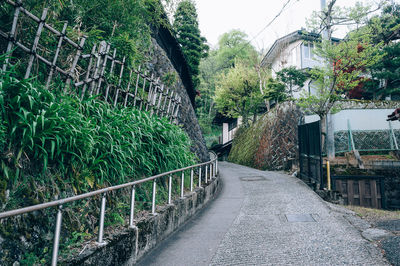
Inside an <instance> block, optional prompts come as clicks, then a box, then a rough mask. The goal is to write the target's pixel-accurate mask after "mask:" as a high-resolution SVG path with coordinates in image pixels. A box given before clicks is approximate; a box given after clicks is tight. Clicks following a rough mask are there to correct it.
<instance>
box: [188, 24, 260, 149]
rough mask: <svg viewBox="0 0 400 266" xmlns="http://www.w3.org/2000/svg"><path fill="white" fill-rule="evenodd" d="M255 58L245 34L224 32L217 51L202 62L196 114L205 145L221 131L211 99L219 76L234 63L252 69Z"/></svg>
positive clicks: (255, 52)
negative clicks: (215, 119) (239, 63)
mask: <svg viewBox="0 0 400 266" xmlns="http://www.w3.org/2000/svg"><path fill="white" fill-rule="evenodd" d="M257 59H258V53H257V51H256V50H255V48H254V47H253V46H252V45H251V44H250V43H249V42H248V40H247V35H246V34H245V33H244V32H241V31H239V30H232V31H229V32H227V33H224V34H223V35H222V36H221V37H220V40H219V45H218V48H217V49H214V50H212V51H210V53H209V55H208V57H207V58H203V59H202V60H201V62H200V75H199V77H200V85H199V87H198V91H199V94H198V97H196V106H197V109H196V113H197V116H198V118H199V123H200V126H201V128H202V130H203V134H204V135H205V139H206V141H207V145H212V144H213V143H215V142H216V141H217V136H216V132H217V131H218V130H219V131H220V129H219V127H218V126H216V125H214V124H213V120H214V118H215V116H216V114H217V110H216V108H215V102H214V96H215V91H216V87H217V83H218V82H219V81H218V80H219V77H220V75H222V74H226V73H227V72H228V71H229V69H230V68H232V67H234V65H235V64H234V62H235V61H240V62H241V63H243V64H245V65H246V66H247V67H249V68H252V67H254V65H255V64H256V61H257Z"/></svg>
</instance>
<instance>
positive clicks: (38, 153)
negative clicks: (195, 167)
mask: <svg viewBox="0 0 400 266" xmlns="http://www.w3.org/2000/svg"><path fill="white" fill-rule="evenodd" d="M0 101H1V107H2V108H1V116H0V118H1V120H0V121H1V122H2V127H1V128H0V129H1V131H0V133H1V134H0V136H1V139H0V143H1V145H2V147H1V148H2V149H1V153H0V161H1V169H0V171H1V175H2V179H1V183H0V197H1V206H0V208H1V209H0V211H4V210H9V209H13V208H18V207H23V206H28V205H32V204H37V203H41V202H46V201H50V200H53V199H55V198H65V197H67V196H71V195H74V194H80V193H84V192H87V191H92V190H95V189H98V188H102V187H105V186H109V185H116V184H121V183H124V182H128V181H132V180H137V179H141V178H143V177H145V176H150V175H154V174H158V173H161V172H165V171H168V170H172V169H177V168H180V167H184V166H188V165H190V164H194V162H195V157H194V155H193V154H192V153H191V152H190V141H189V138H188V137H187V135H186V134H185V133H184V132H183V131H182V130H181V129H180V128H179V127H178V126H175V125H172V124H170V123H169V121H168V120H167V119H166V118H163V119H160V118H157V117H155V116H150V114H149V113H147V112H142V111H138V110H136V109H135V108H132V107H126V108H124V107H116V108H113V107H112V106H111V105H109V104H107V103H105V102H102V101H99V100H97V99H96V98H91V99H87V100H84V101H80V100H79V99H78V98H77V97H75V96H70V95H61V94H56V93H54V92H51V91H48V90H46V89H45V88H44V87H42V86H41V85H40V84H37V83H34V82H32V81H31V80H18V79H16V78H14V77H13V71H12V70H11V71H8V72H1V73H0ZM150 185H151V184H150ZM165 185H166V184H165V182H161V183H160V190H159V194H160V195H159V197H160V200H161V199H162V197H165V192H163V191H165V190H164V188H165ZM146 186H148V185H143V186H141V187H139V188H138V192H137V201H138V202H139V206H138V209H140V206H142V207H146V205H143V203H144V202H149V200H150V196H151V195H150V194H151V193H150V192H149V191H151V189H147V188H146ZM128 198H129V191H120V192H116V193H113V195H112V197H110V198H109V199H108V203H107V205H108V208H109V210H112V211H111V213H110V215H109V216H108V222H107V223H108V224H113V223H121V221H124V219H125V217H126V216H125V215H126V214H127V211H128V210H129V206H128V204H127V203H128V202H129V200H128ZM95 200H96V199H90V200H86V201H85V200H83V201H80V202H76V203H73V204H70V205H68V206H66V209H65V210H64V212H65V213H66V215H64V218H63V220H64V223H63V226H64V228H65V230H64V232H66V233H67V232H71V231H75V232H77V233H80V234H83V235H84V234H89V236H90V234H91V233H93V232H95V231H96V227H97V216H98V210H97V207H98V206H97V205H98V204H96V201H95ZM90 202H92V203H91V204H89V203H90ZM121 202H122V205H121ZM141 202H142V204H140V203H141ZM53 225H54V210H52V209H51V210H44V211H41V212H40V214H39V215H38V214H30V215H24V216H20V217H16V218H9V219H6V220H2V222H1V224H0V234H1V235H2V238H5V239H8V240H15V241H14V242H13V241H7V242H8V244H6V245H4V244H2V245H3V247H2V252H0V257H1V259H3V256H5V254H6V253H7V252H10V251H11V253H12V254H14V255H15V256H14V257H12V256H11V257H10V256H8V259H11V260H12V259H14V261H15V260H21V258H22V257H20V256H21V254H24V253H26V254H30V253H29V252H31V253H32V254H35V258H36V259H37V260H40V259H43V258H44V259H46V258H47V257H48V255H49V250H48V248H46V249H44V248H45V247H50V246H51V244H50V243H49V241H51V239H52V231H53V230H54V228H53ZM15 231H17V232H19V234H14V233H13V232H15ZM44 235H47V236H48V237H44ZM21 236H22V237H24V239H26V242H27V243H30V244H29V245H28V246H29V247H26V246H24V244H23V243H21V241H20V237H21ZM72 237H74V236H72ZM75 237H76V236H75ZM70 238H71V236H70V235H68V234H67V235H66V236H65V241H66V242H68V243H73V242H74V240H73V239H70ZM31 243H35V244H36V245H35V246H34V247H33V246H31ZM50 251H51V250H50ZM10 262H11V263H12V262H13V261H10ZM36 262H38V261H36Z"/></svg>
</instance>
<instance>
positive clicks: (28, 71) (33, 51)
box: [24, 8, 48, 79]
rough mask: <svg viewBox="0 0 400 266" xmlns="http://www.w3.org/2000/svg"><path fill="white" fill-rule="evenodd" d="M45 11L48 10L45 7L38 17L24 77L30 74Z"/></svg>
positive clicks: (44, 18) (45, 14)
mask: <svg viewBox="0 0 400 266" xmlns="http://www.w3.org/2000/svg"><path fill="white" fill-rule="evenodd" d="M47 11H48V9H47V8H45V9H43V12H42V16H41V17H40V22H39V26H38V29H37V31H36V36H35V39H34V40H33V44H32V49H31V51H30V52H31V55H30V56H29V61H28V67H27V68H26V72H25V77H24V78H25V79H27V78H29V75H30V74H31V70H32V65H33V60H34V59H35V57H36V49H37V46H38V44H39V39H40V35H41V34H42V31H43V26H44V22H45V20H46V17H47Z"/></svg>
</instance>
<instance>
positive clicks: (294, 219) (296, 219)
mask: <svg viewBox="0 0 400 266" xmlns="http://www.w3.org/2000/svg"><path fill="white" fill-rule="evenodd" d="M285 216H286V219H287V221H288V222H289V223H304V222H314V223H315V222H316V221H315V219H314V218H313V217H312V215H311V214H286V215H285Z"/></svg>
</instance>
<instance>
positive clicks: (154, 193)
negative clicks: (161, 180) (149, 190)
mask: <svg viewBox="0 0 400 266" xmlns="http://www.w3.org/2000/svg"><path fill="white" fill-rule="evenodd" d="M156 186H157V182H156V179H154V180H153V199H152V204H151V214H153V215H155V214H156Z"/></svg>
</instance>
